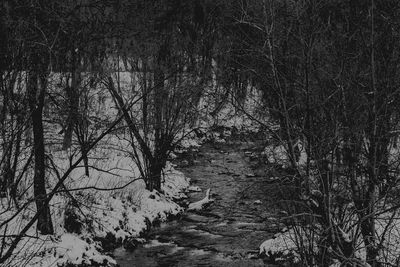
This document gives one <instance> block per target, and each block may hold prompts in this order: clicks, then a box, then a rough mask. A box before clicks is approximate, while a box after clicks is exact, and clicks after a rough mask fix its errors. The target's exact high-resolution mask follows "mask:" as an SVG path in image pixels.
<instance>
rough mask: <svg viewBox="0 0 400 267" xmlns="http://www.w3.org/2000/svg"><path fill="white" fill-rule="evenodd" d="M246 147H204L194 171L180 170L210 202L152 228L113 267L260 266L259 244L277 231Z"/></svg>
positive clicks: (264, 184)
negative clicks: (141, 242)
mask: <svg viewBox="0 0 400 267" xmlns="http://www.w3.org/2000/svg"><path fill="white" fill-rule="evenodd" d="M246 149H247V147H246V146H245V145H243V144H242V145H239V144H235V145H231V146H228V145H225V146H224V147H219V148H215V147H213V146H211V145H205V146H203V147H202V148H201V149H200V153H199V156H198V157H197V158H196V160H195V163H194V165H193V166H189V167H186V168H182V169H181V170H182V171H183V172H184V173H185V174H186V175H187V176H188V177H190V178H191V179H192V183H193V185H197V186H199V187H200V188H202V189H203V191H202V192H196V193H190V194H189V197H190V201H197V200H200V199H202V198H203V197H204V195H205V191H206V190H207V189H208V188H211V195H212V198H214V199H215V202H214V203H213V204H211V206H209V207H208V208H206V209H205V210H203V211H201V212H196V213H195V212H186V213H184V214H183V215H182V217H181V218H179V219H177V220H174V221H172V222H168V223H165V224H162V225H161V226H160V227H154V228H153V229H152V230H151V231H150V233H149V236H148V238H149V242H148V243H146V244H144V245H143V246H140V247H138V248H137V249H135V250H134V251H132V252H129V251H125V250H124V249H122V248H121V249H117V250H116V251H115V253H114V255H115V257H116V260H117V262H118V264H119V265H120V266H122V267H128V266H151V267H152V266H154V267H155V266H265V265H264V263H263V261H262V260H261V259H259V258H258V249H259V245H260V244H261V243H262V242H263V241H264V240H266V239H269V238H271V237H272V235H273V233H275V232H276V231H277V228H278V226H277V223H276V220H275V219H274V214H273V210H272V208H271V206H272V205H271V203H272V201H273V200H272V197H271V196H272V195H273V192H274V190H275V188H273V186H272V185H271V184H269V183H268V178H266V177H262V176H256V175H254V170H252V169H251V168H250V164H249V160H248V158H247V157H246V156H245V153H244V151H245V150H246Z"/></svg>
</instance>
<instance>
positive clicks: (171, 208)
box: [0, 152, 190, 267]
mask: <svg viewBox="0 0 400 267" xmlns="http://www.w3.org/2000/svg"><path fill="white" fill-rule="evenodd" d="M63 153H64V152H63ZM108 160H109V161H108V162H106V163H104V164H103V165H102V168H104V169H106V168H107V167H108V166H112V165H113V164H116V165H117V166H119V168H118V170H115V171H114V173H116V174H118V176H113V175H110V174H108V173H101V172H96V171H93V172H92V173H91V175H90V177H86V176H84V175H83V173H82V171H83V170H77V171H76V172H75V173H74V175H72V176H71V179H69V180H68V182H67V183H66V187H67V188H69V189H74V188H81V187H88V186H96V187H98V188H105V189H106V188H113V187H115V186H121V185H126V184H128V186H126V187H125V188H123V189H120V190H110V191H98V190H95V189H87V190H79V191H73V192H71V194H72V196H73V197H74V198H75V199H76V200H77V201H78V202H79V203H81V205H80V209H81V211H82V212H83V214H84V215H83V214H82V213H81V211H80V210H78V209H77V208H75V207H73V206H71V202H70V199H69V197H68V196H67V195H66V194H57V195H56V196H55V197H54V198H53V199H52V201H51V203H50V204H51V207H52V218H53V225H54V228H55V232H56V233H55V235H54V236H41V235H38V234H37V233H36V230H35V227H32V229H31V230H30V231H29V232H28V233H27V234H28V235H29V236H37V238H30V237H25V238H23V240H22V241H21V242H20V244H19V245H18V247H17V249H16V251H18V252H19V253H18V255H17V256H16V257H13V258H10V261H9V262H7V263H6V265H5V266H10V267H11V266H15V267H17V266H31V267H50V266H67V265H71V264H72V265H86V266H93V264H97V265H99V266H114V265H116V262H115V261H114V260H113V259H112V258H111V257H109V256H107V255H104V253H103V250H102V247H101V244H100V243H99V242H97V241H95V240H98V239H99V238H106V237H107V236H109V235H111V236H114V237H115V239H116V240H117V242H120V244H122V243H123V242H124V240H128V239H129V240H130V239H131V238H134V239H135V240H136V241H137V243H143V239H142V238H141V236H142V234H143V232H144V231H145V230H146V229H147V228H148V226H149V223H153V222H156V221H165V220H167V219H168V218H169V216H171V215H172V216H173V215H177V214H178V213H180V212H182V211H183V210H184V209H183V208H182V207H180V206H179V205H178V204H177V203H175V202H174V201H175V200H177V199H179V198H185V197H186V195H185V194H184V192H186V191H187V190H188V187H189V182H190V179H189V178H187V177H186V176H185V175H184V174H183V173H182V172H180V171H177V170H175V169H174V167H173V165H172V164H171V163H168V164H167V166H166V168H165V169H164V171H163V173H164V175H163V183H162V191H163V192H164V194H161V193H159V192H157V191H153V192H150V191H148V190H146V189H145V185H144V182H143V180H137V181H135V182H133V183H131V184H129V182H130V181H131V180H132V176H133V174H134V172H135V170H132V169H130V168H129V165H128V163H129V159H126V158H124V157H123V155H121V156H120V157H117V155H109V157H108ZM107 163H108V164H107ZM98 164H99V165H100V163H98ZM60 165H61V166H63V165H62V164H60ZM114 166H115V165H114ZM69 209H72V210H73V213H74V214H75V215H76V221H77V222H78V223H81V230H80V232H79V233H68V232H67V230H66V229H65V228H64V223H65V219H66V216H67V212H66V211H67V210H69ZM34 211H35V207H34V204H31V205H30V206H29V207H28V209H27V211H26V212H24V213H22V214H21V216H16V217H15V218H14V219H13V220H12V221H11V222H10V223H9V227H8V228H7V232H8V234H12V233H18V232H19V231H20V229H21V227H22V226H23V225H25V224H26V222H27V220H29V219H30V218H31V217H32V216H33V215H34ZM14 212H15V211H14V210H9V211H7V212H4V213H2V214H1V215H0V221H3V220H4V219H6V218H8V217H10V216H11V215H12V214H13V213H14ZM106 242H108V241H106ZM109 245H110V244H109Z"/></svg>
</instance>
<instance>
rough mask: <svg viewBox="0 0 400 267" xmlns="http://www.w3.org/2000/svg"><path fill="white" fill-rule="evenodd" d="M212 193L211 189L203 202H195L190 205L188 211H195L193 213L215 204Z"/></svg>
mask: <svg viewBox="0 0 400 267" xmlns="http://www.w3.org/2000/svg"><path fill="white" fill-rule="evenodd" d="M210 191H211V189H210V188H209V189H207V192H206V196H205V197H204V198H203V199H202V200H199V201H197V202H194V203H190V204H189V207H188V210H189V211H191V210H193V211H196V210H202V209H204V208H205V207H206V206H207V205H208V204H210V203H212V202H214V199H212V198H210Z"/></svg>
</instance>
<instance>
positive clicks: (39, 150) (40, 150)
mask: <svg viewBox="0 0 400 267" xmlns="http://www.w3.org/2000/svg"><path fill="white" fill-rule="evenodd" d="M28 75H29V76H28V88H27V90H28V95H29V105H30V112H31V121H32V129H33V150H34V157H35V174H34V178H33V183H34V187H33V189H34V196H35V202H36V209H37V212H38V213H39V216H38V222H37V230H38V231H39V232H40V233H41V234H43V235H46V234H53V233H54V229H53V224H52V221H51V215H50V208H49V205H48V202H47V193H46V185H45V175H46V164H45V148H44V135H43V118H42V115H43V105H44V96H45V89H46V79H47V77H46V76H45V74H44V72H41V73H38V72H37V70H36V68H35V67H33V68H32V69H31V70H30V71H29V74H28Z"/></svg>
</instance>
